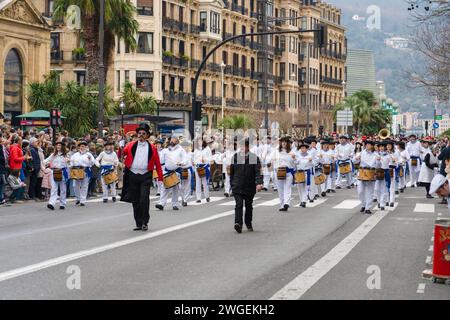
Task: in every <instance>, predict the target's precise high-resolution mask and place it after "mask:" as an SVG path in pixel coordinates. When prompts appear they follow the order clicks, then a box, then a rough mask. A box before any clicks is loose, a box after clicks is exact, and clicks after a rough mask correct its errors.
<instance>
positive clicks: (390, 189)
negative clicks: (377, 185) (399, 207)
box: [387, 173, 396, 203]
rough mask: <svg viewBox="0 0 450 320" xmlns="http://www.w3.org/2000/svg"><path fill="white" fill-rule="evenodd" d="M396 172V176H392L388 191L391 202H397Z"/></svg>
mask: <svg viewBox="0 0 450 320" xmlns="http://www.w3.org/2000/svg"><path fill="white" fill-rule="evenodd" d="M395 184H396V183H395V173H394V177H393V178H391V187H390V188H389V190H387V191H388V193H389V203H395Z"/></svg>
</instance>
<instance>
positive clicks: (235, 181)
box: [230, 139, 263, 233]
mask: <svg viewBox="0 0 450 320" xmlns="http://www.w3.org/2000/svg"><path fill="white" fill-rule="evenodd" d="M230 180H231V190H233V195H234V199H235V201H236V207H235V218H234V223H235V224H234V229H235V230H236V231H237V232H238V233H241V232H242V224H243V223H242V218H243V217H242V216H243V207H244V202H245V225H246V226H247V230H248V231H253V226H252V220H253V198H254V196H255V194H256V191H261V189H262V184H263V179H262V176H261V162H260V160H259V158H258V156H257V155H256V154H254V153H252V152H250V151H249V140H248V139H246V140H245V143H244V146H242V147H241V148H240V150H238V151H237V152H236V153H235V155H234V156H233V160H232V163H231V172H230Z"/></svg>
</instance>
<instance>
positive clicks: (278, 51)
mask: <svg viewBox="0 0 450 320" xmlns="http://www.w3.org/2000/svg"><path fill="white" fill-rule="evenodd" d="M284 51H285V49H284V48H278V47H275V55H277V56H281V55H283V52H284Z"/></svg>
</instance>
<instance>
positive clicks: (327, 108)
mask: <svg viewBox="0 0 450 320" xmlns="http://www.w3.org/2000/svg"><path fill="white" fill-rule="evenodd" d="M333 108H334V106H333V105H332V104H329V103H322V104H321V105H320V110H321V111H322V110H324V111H332V110H333Z"/></svg>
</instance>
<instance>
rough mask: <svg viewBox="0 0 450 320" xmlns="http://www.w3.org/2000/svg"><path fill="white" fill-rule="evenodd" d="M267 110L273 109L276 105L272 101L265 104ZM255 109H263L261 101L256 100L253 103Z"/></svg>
mask: <svg viewBox="0 0 450 320" xmlns="http://www.w3.org/2000/svg"><path fill="white" fill-rule="evenodd" d="M267 106H268V109H269V110H275V107H276V105H275V104H274V103H268V104H267ZM255 109H265V105H264V104H263V103H262V102H257V103H256V104H255Z"/></svg>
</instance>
